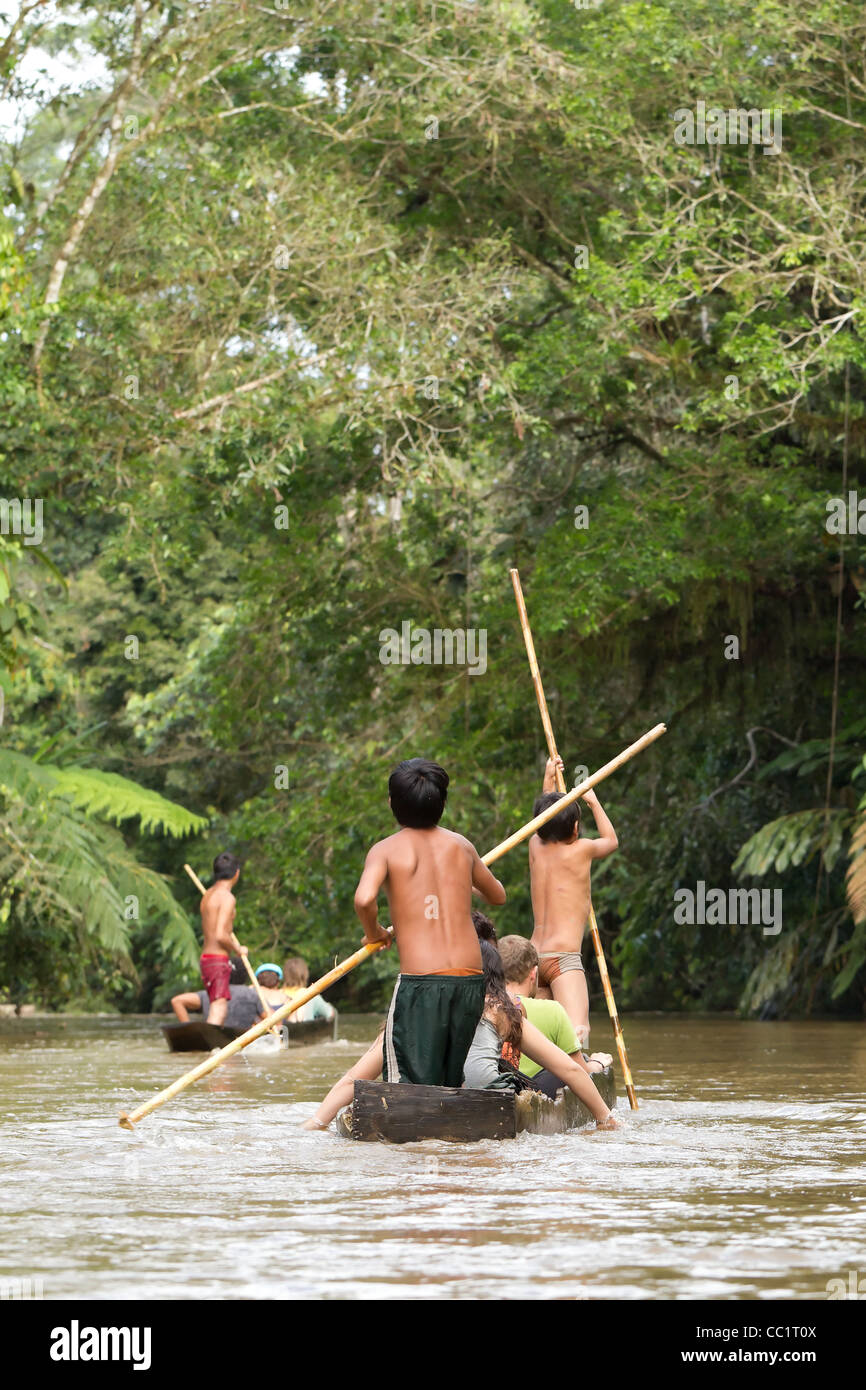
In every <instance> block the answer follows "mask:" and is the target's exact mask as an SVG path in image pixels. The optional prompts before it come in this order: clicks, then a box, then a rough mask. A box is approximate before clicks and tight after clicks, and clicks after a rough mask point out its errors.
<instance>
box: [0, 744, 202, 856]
mask: <svg viewBox="0 0 866 1390" xmlns="http://www.w3.org/2000/svg"><path fill="white" fill-rule="evenodd" d="M4 783H5V784H6V785H7V786H11V787H13V788H14V789H15V790H16V791H18V792H19V793H20V794H21V795H23V796H27V795H29V794H30V789H32V788H33V787H34V786H36V785H38V786H39V787H40V788H41V789H42V791H43V792H45V793H47V794H48V795H51V796H62V797H66V798H68V800H69V801H70V802H71V803H72V805H73V806H77V807H78V808H79V809H80V810H82V811H84V812H85V814H86V815H88V816H96V817H101V818H103V819H105V820H109V821H113V822H114V823H115V825H119V824H120V823H121V821H124V820H131V819H132V817H134V816H138V817H139V818H140V820H141V828H142V830H144V831H146V832H149V831H154V830H162V831H164V832H165V834H167V835H173V836H175V837H176V838H178V839H180V838H182V837H183V836H184V835H189V834H191V833H192V832H194V831H199V830H204V829H205V827H206V826H207V824H208V822H207V819H206V818H205V817H203V816H197V815H195V813H194V812H192V811H188V810H187V809H186V808H185V807H184V806H178V805H177V803H176V802H174V801H169V800H168V799H167V798H166V797H164V796H160V794H159V792H155V791H152V790H150V788H148V787H140V786H139V785H138V783H137V782H132V781H130V780H129V779H128V778H126V777H119V776H118V775H117V773H114V772H96V771H94V770H92V769H91V768H85V767H78V766H72V767H55V766H53V765H52V764H50V763H37V762H34V760H33V759H32V758H28V757H25V755H24V754H23V753H13V752H10V751H8V750H3V751H0V785H3V784H4Z"/></svg>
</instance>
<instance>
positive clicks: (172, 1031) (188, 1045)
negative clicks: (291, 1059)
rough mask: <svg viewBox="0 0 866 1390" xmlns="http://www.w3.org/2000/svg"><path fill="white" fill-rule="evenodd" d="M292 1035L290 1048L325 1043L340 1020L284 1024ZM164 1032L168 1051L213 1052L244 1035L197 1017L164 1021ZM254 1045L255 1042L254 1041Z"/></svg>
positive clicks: (320, 1019) (236, 1029) (319, 1019)
mask: <svg viewBox="0 0 866 1390" xmlns="http://www.w3.org/2000/svg"><path fill="white" fill-rule="evenodd" d="M282 1026H283V1028H284V1029H287V1031H288V1035H289V1047H290V1048H291V1047H304V1046H306V1044H307V1043H313V1042H325V1041H327V1040H328V1039H329V1038H335V1037H336V1036H337V1020H336V1019H335V1018H334V1019H329V1018H313V1019H310V1020H309V1022H308V1023H292V1022H291V1021H289V1022H288V1023H284V1024H283V1025H282ZM162 1033H163V1037H164V1038H165V1040H166V1042H167V1043H168V1050H169V1052H212V1051H213V1049H214V1048H215V1047H225V1046H226V1043H230V1042H233V1041H234V1039H235V1038H240V1037H243V1033H242V1031H241V1029H240V1028H218V1027H217V1025H216V1024H215V1023H205V1022H204V1020H196V1021H195V1022H190V1023H164V1024H163V1025H162ZM252 1045H253V1046H254V1044H252Z"/></svg>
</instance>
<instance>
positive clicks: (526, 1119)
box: [337, 1067, 616, 1144]
mask: <svg viewBox="0 0 866 1390" xmlns="http://www.w3.org/2000/svg"><path fill="white" fill-rule="evenodd" d="M592 1079H593V1081H594V1082H595V1085H596V1087H597V1088H598V1090H599V1092H600V1094H601V1096H602V1098H603V1100H604V1103H605V1105H606V1106H607V1107H608V1109H612V1108H613V1106H614V1103H615V1101H616V1081H615V1079H614V1074H613V1069H612V1068H611V1067H605V1069H604V1071H600V1072H596V1073H594V1075H593V1078H592ZM594 1123H595V1122H594V1120H593V1117H592V1115H591V1113H590V1111H589V1109H588V1108H587V1106H585V1105H584V1103H583V1101H581V1100H578V1098H577V1096H576V1095H574V1094H573V1093H572V1092H571V1091H569V1090H567V1089H563V1090H562V1091H560V1092H559V1094H558V1095H557V1097H556V1100H550V1099H549V1098H548V1097H547V1096H544V1095H542V1094H541V1093H540V1092H539V1091H522V1092H521V1093H520V1095H517V1096H516V1095H513V1094H510V1093H509V1092H508V1091H470V1090H467V1089H466V1088H465V1087H460V1088H455V1087H449V1086H405V1085H403V1086H397V1085H389V1084H387V1083H385V1082H381V1081H356V1082H355V1090H354V1099H353V1101H352V1104H351V1105H349V1106H347V1107H346V1109H345V1110H341V1111H340V1113H339V1115H338V1116H337V1133H338V1134H341V1135H342V1136H343V1138H344V1139H366V1140H370V1139H381V1140H384V1141H385V1142H387V1143H390V1144H408V1143H414V1142H415V1141H416V1140H419V1139H448V1140H452V1141H453V1142H455V1143H460V1144H466V1143H472V1142H473V1141H475V1140H478V1139H516V1137H517V1135H518V1134H521V1133H523V1132H524V1131H526V1132H527V1133H529V1134H565V1133H566V1131H567V1130H570V1129H581V1128H583V1126H584V1125H590V1124H594Z"/></svg>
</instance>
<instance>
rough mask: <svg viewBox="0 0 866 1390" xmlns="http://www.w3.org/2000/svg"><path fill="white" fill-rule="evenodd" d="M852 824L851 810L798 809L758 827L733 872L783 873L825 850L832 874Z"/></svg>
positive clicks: (826, 863) (824, 853)
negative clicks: (825, 812) (826, 811)
mask: <svg viewBox="0 0 866 1390" xmlns="http://www.w3.org/2000/svg"><path fill="white" fill-rule="evenodd" d="M850 824H851V815H850V812H848V811H845V810H832V811H831V812H830V813H829V815H827V816H825V814H824V812H823V810H811V811H795V812H794V813H793V814H792V815H789V816H780V817H779V818H778V820H771V821H768V822H767V824H766V825H762V826H761V828H760V830H756V831H755V833H754V835H751V836H750V837H749V839H748V840H747V841H746V843H745V844H744V845H743V846H742V848H741V849H740V852H739V854H738V855H737V857H736V859H735V860H734V863H733V866H732V867H733V872H734V873H735V874H740V875H742V876H744V877H745V876H750V877H753V878H761V877H762V876H763V875H764V874H766V873H769V872H770V870H771V869H772V870H773V871H774V872H775V873H777V874H783V873H784V872H785V870H786V869H789V868H797V867H798V866H799V865H800V864H803V863H806V862H808V860H809V859H811V858H812V856H813V855H815V854H817V853H821V855H822V856H823V859H824V867H825V869H826V870H827V872H828V873H829V872H830V871H831V870H832V869H833V867H834V865H835V864H836V862H837V860H838V858H839V855H840V854H841V852H842V845H843V842H844V839H845V834H846V832H847V830H848V828H849V827H850Z"/></svg>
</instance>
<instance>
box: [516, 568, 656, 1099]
mask: <svg viewBox="0 0 866 1390" xmlns="http://www.w3.org/2000/svg"><path fill="white" fill-rule="evenodd" d="M510 574H511V583H512V585H513V586H514V597H515V598H516V600H517V611H518V613H519V614H520V626H521V628H522V629H523V640H524V642H525V643H526V655H527V656H528V657H529V669H530V671H531V672H532V683H533V685H534V686H535V698H536V700H537V701H538V711H539V713H540V715H541V723H542V725H543V728H544V737H545V739H546V740H547V751H548V753H549V754H550V757H551V758H553V760H554V767H555V769H556V786H557V790H558V791H561V792H564V791H565V778H564V777H563V775H562V771H561V770H560V768H559V764H558V760H559V754H558V753H557V751H556V739H555V738H554V737H553V725H552V724H551V722H550V714H549V712H548V708H547V700H546V699H545V698H544V687H543V685H542V684H541V672H540V671H539V669H538V661H537V660H536V657H535V643H534V642H533V640H532V630H531V628H530V626H529V616H528V614H527V612H526V604H525V603H524V601H523V589H522V588H521V584H520V575H519V573H518V572H517V570H516V569H512V570H511V571H510ZM561 804H562V803H561V802H557V806H561ZM589 930H590V934H591V936H592V944H593V946H594V947H595V958H596V961H597V962H598V973H599V976H600V977H601V987H602V989H603V990H604V997H605V1000H606V1002H607V1011H608V1013H609V1014H610V1021H611V1023H612V1025H613V1035H614V1037H615V1039H616V1049H617V1052H618V1053H619V1061H620V1066H621V1067H622V1075H623V1081H624V1082H625V1089H626V1094H627V1095H628V1103H629V1105H630V1106H631V1108H632V1110H637V1108H638V1103H637V1096H636V1095H635V1089H634V1083H633V1081H632V1075H631V1067H630V1066H629V1064H628V1053H627V1052H626V1047H625V1038H624V1037H623V1035H622V1027H621V1025H620V1021H619V1013H618V1012H617V1007H616V1000H615V999H614V997H613V987H612V985H611V983H610V976H609V974H608V973H607V961H606V960H605V958H604V947H603V946H602V944H601V936H600V934H599V930H598V923H597V922H596V920H595V908H594V907H593V905H592V899H591V898H590V903H589Z"/></svg>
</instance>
